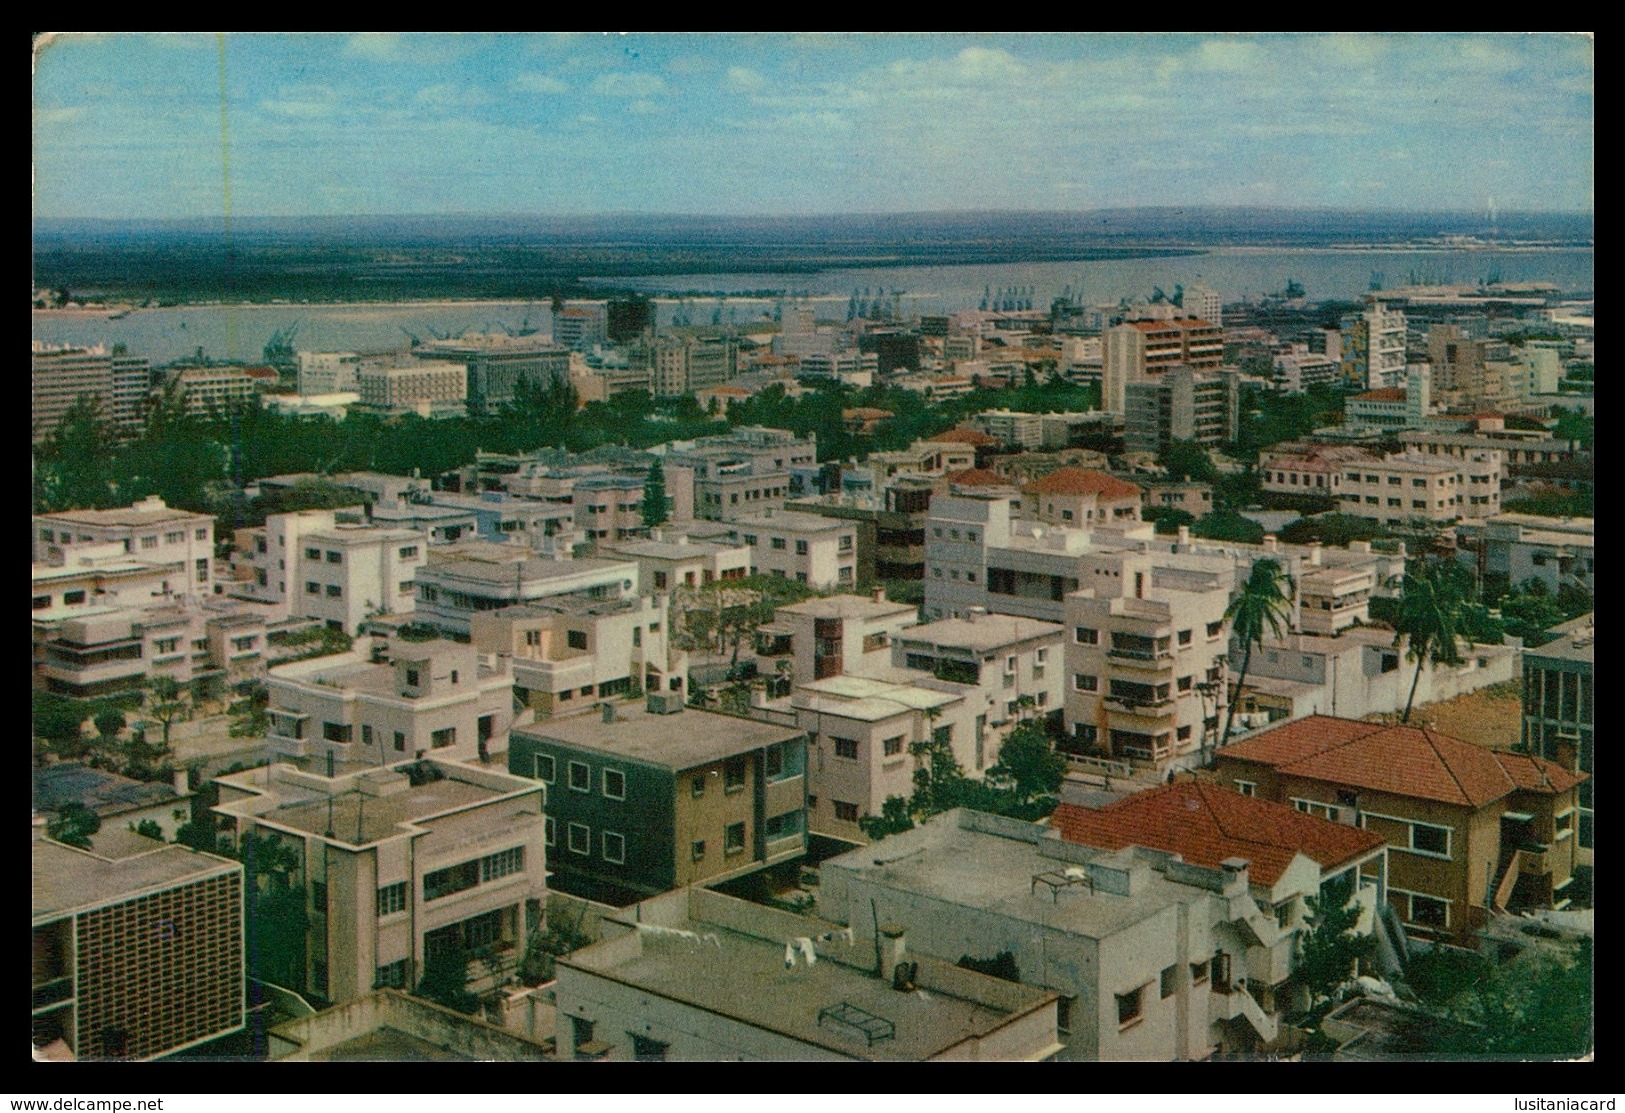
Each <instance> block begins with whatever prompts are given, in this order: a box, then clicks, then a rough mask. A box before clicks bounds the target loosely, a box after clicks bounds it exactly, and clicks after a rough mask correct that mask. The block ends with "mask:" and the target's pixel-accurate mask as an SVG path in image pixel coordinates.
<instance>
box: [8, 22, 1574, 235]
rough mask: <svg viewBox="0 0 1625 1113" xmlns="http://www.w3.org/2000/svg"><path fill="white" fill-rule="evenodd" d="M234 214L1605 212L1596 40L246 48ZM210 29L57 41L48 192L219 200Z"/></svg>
mask: <svg viewBox="0 0 1625 1113" xmlns="http://www.w3.org/2000/svg"><path fill="white" fill-rule="evenodd" d="M224 42H225V67H224V69H225V91H226V92H225V103H226V109H227V111H226V134H227V135H228V136H229V142H228V144H227V145H226V151H227V153H228V154H229V164H230V173H229V177H230V195H231V208H232V212H233V213H234V214H238V215H272V216H297V215H307V214H316V215H343V214H355V213H369V214H370V213H378V214H385V213H453V212H456V213H536V214H578V213H603V212H649V213H715V214H724V215H732V214H746V213H752V214H784V215H795V214H810V213H832V212H906V211H927V210H969V209H1028V210H1057V209H1058V210H1078V209H1091V208H1099V207H1106V206H1119V205H1181V204H1184V205H1212V204H1262V205H1285V206H1315V205H1325V206H1346V207H1357V208H1389V209H1439V208H1463V209H1479V210H1482V209H1483V208H1485V206H1486V205H1487V204H1488V203H1489V200H1490V199H1491V198H1493V199H1494V201H1495V203H1496V204H1497V205H1498V206H1499V208H1500V209H1501V210H1502V211H1511V210H1519V209H1523V210H1529V209H1538V210H1550V211H1577V210H1578V211H1589V210H1591V209H1592V208H1593V205H1594V200H1593V183H1592V175H1593V169H1592V157H1593V146H1594V141H1595V140H1594V122H1593V121H1594V105H1593V81H1594V74H1593V67H1594V62H1593V48H1592V43H1591V41H1590V40H1589V39H1587V38H1585V37H1582V36H1576V35H1562V34H1543V35H1520V34H1510V33H1509V34H1491V35H1454V34H1452V35H1423V34H1406V35H1391V36H1390V35H1284V34H1283V35H1248V36H1213V35H1150V34H1099V35H1079V34H1058V33H1057V34H1019V35H1018V34H1012V35H983V34H978V35H949V34H937V33H920V34H897V33H893V34H814V35H788V34H773V35H734V34H722V33H704V34H697V33H696V34H627V35H621V34H599V33H589V32H582V33H561V34H524V35H481V34H467V35H449V34H423V35H418V34H400V35H396V34H359V35H339V34H304V35H292V34H280V33H276V34H273V33H265V34H250V33H230V34H227V35H226V36H225V40H224ZM221 100H222V97H221V57H220V46H219V39H218V38H217V36H215V35H212V34H199V35H180V34H136V33H111V34H99V35H92V34H79V33H68V34H65V35H63V36H61V37H59V38H57V39H55V40H54V41H52V42H51V43H50V45H48V46H47V47H46V48H45V49H44V50H42V51H39V52H38V53H37V55H36V63H35V74H34V174H35V181H34V186H35V195H34V211H35V214H36V215H37V216H42V217H61V216H79V217H139V218H153V217H187V216H210V215H214V214H218V213H220V212H221V211H222V210H223V207H224V203H225V190H224V188H223V173H222V169H223V167H222V141H221V137H222V121H221Z"/></svg>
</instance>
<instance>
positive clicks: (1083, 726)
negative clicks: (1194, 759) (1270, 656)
mask: <svg viewBox="0 0 1625 1113" xmlns="http://www.w3.org/2000/svg"><path fill="white" fill-rule="evenodd" d="M1087 570H1088V572H1089V580H1088V586H1085V587H1083V588H1082V589H1081V590H1079V591H1077V592H1075V593H1073V594H1071V595H1069V596H1067V599H1066V625H1067V628H1068V631H1069V635H1070V636H1069V637H1068V641H1067V647H1066V671H1067V673H1068V674H1069V675H1068V683H1067V693H1066V720H1065V721H1066V728H1067V733H1068V734H1070V735H1071V737H1072V738H1073V739H1074V740H1076V742H1077V744H1078V745H1079V746H1080V747H1082V748H1083V749H1084V750H1085V752H1093V753H1102V754H1105V755H1107V756H1109V757H1112V758H1114V759H1117V760H1120V761H1131V762H1134V763H1135V764H1137V765H1151V766H1154V767H1155V768H1157V769H1158V770H1159V771H1160V770H1161V769H1163V768H1164V767H1165V766H1166V765H1167V764H1168V763H1169V762H1170V761H1172V760H1174V759H1176V758H1182V757H1184V756H1186V755H1189V754H1193V753H1197V752H1199V751H1200V750H1201V749H1202V748H1203V747H1204V746H1205V745H1206V744H1207V739H1208V737H1209V736H1210V735H1211V734H1212V733H1213V732H1214V730H1215V728H1216V727H1217V725H1218V722H1219V718H1220V716H1221V715H1222V713H1223V711H1224V708H1225V706H1226V699H1225V693H1224V689H1225V681H1226V672H1225V654H1226V652H1227V650H1228V647H1229V641H1230V622H1229V620H1228V619H1227V618H1226V617H1225V608H1226V607H1228V606H1229V603H1230V594H1231V588H1232V582H1233V581H1232V571H1231V568H1230V566H1229V564H1228V562H1227V561H1225V560H1224V559H1223V558H1214V557H1205V556H1197V555H1194V554H1191V555H1184V554H1169V555H1167V556H1163V555H1161V554H1157V555H1153V554H1150V553H1132V554H1131V553H1122V554H1113V553H1101V554H1098V555H1096V556H1094V557H1093V558H1092V559H1091V560H1090V561H1089V562H1088V567H1087Z"/></svg>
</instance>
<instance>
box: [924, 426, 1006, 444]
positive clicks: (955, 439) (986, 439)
mask: <svg viewBox="0 0 1625 1113" xmlns="http://www.w3.org/2000/svg"><path fill="white" fill-rule="evenodd" d="M925 439H926V440H927V441H928V442H932V441H934V442H937V443H942V444H975V445H983V444H998V443H999V442H998V441H997V440H996V439H995V438H993V437H990V436H988V435H987V434H986V433H978V432H977V431H976V430H975V429H949V430H948V431H947V432H945V433H938V434H937V435H936V436H934V437H927V438H925Z"/></svg>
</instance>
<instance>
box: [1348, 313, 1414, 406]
mask: <svg viewBox="0 0 1625 1113" xmlns="http://www.w3.org/2000/svg"><path fill="white" fill-rule="evenodd" d="M1399 304H1400V303H1398V302H1395V301H1389V300H1385V299H1383V298H1381V297H1379V296H1377V295H1375V294H1367V295H1366V297H1365V305H1366V307H1365V309H1364V310H1363V311H1361V313H1360V315H1359V316H1358V317H1353V318H1349V319H1346V320H1345V321H1344V322H1343V340H1342V348H1343V379H1344V382H1345V383H1347V384H1349V385H1351V386H1357V387H1364V388H1365V389H1366V390H1380V389H1382V388H1384V387H1398V386H1401V385H1403V383H1404V381H1405V311H1404V310H1403V309H1401V308H1399Z"/></svg>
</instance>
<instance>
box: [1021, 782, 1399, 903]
mask: <svg viewBox="0 0 1625 1113" xmlns="http://www.w3.org/2000/svg"><path fill="white" fill-rule="evenodd" d="M1050 822H1051V824H1052V825H1053V826H1054V827H1055V828H1056V829H1057V830H1059V831H1060V832H1061V837H1062V838H1063V839H1066V840H1067V841H1068V842H1076V843H1083V844H1085V845H1088V846H1098V847H1101V848H1102V849H1105V850H1118V849H1121V848H1122V847H1125V846H1131V845H1133V846H1144V847H1149V848H1151V849H1153V850H1164V851H1168V852H1170V853H1174V854H1178V855H1179V856H1180V857H1181V858H1183V859H1184V860H1185V861H1187V862H1190V863H1191V864H1193V865H1199V866H1207V867H1209V868H1217V867H1218V866H1219V863H1221V862H1223V861H1224V860H1225V859H1226V858H1245V859H1247V861H1248V862H1249V863H1250V869H1249V871H1248V872H1249V875H1250V877H1251V879H1252V880H1253V881H1255V882H1258V883H1260V884H1263V885H1274V884H1275V883H1276V882H1277V881H1279V880H1280V878H1281V874H1282V873H1284V872H1285V871H1286V868H1287V866H1289V865H1290V864H1291V863H1292V859H1293V858H1294V857H1296V856H1297V855H1298V854H1300V853H1301V854H1303V855H1305V856H1306V857H1308V858H1309V859H1310V860H1311V861H1313V862H1315V863H1316V864H1317V865H1319V866H1320V868H1321V870H1322V871H1323V872H1332V871H1335V869H1336V868H1337V867H1340V866H1342V865H1344V864H1345V863H1348V862H1350V861H1352V860H1353V859H1355V858H1357V857H1359V856H1361V855H1362V854H1367V853H1370V852H1371V851H1373V850H1376V849H1377V848H1379V847H1381V846H1382V845H1383V838H1382V836H1381V835H1378V834H1376V833H1375V832H1372V831H1366V830H1364V829H1362V828H1359V827H1350V826H1348V825H1346V824H1342V823H1333V822H1332V821H1331V820H1329V819H1321V818H1319V817H1318V816H1312V815H1305V814H1303V813H1301V812H1299V811H1297V810H1296V809H1294V808H1291V807H1288V806H1287V805H1285V804H1277V803H1274V802H1272V801H1269V800H1260V799H1257V798H1255V797H1250V796H1243V795H1241V794H1240V793H1239V792H1233V791H1231V790H1230V789H1227V788H1220V787H1219V786H1217V785H1212V784H1206V783H1204V782H1201V781H1180V782H1177V783H1175V784H1170V785H1163V786H1161V787H1160V788H1153V789H1147V790H1146V791H1144V792H1137V793H1135V794H1134V795H1133V796H1128V797H1125V798H1124V799H1122V800H1118V801H1116V802H1115V803H1112V804H1108V805H1107V806H1106V807H1104V808H1098V809H1097V808H1083V807H1078V806H1077V805H1074V804H1062V805H1061V806H1060V807H1059V808H1057V809H1056V810H1055V814H1054V816H1053V817H1052V818H1051V820H1050Z"/></svg>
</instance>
